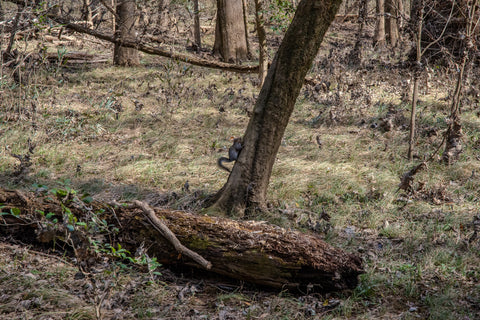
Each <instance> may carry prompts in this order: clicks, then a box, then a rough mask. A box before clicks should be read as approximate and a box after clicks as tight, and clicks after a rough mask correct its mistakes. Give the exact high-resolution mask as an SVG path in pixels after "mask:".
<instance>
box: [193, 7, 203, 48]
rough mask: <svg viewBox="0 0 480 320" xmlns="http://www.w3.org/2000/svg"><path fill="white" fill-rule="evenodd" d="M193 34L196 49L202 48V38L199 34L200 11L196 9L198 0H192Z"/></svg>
mask: <svg viewBox="0 0 480 320" xmlns="http://www.w3.org/2000/svg"><path fill="white" fill-rule="evenodd" d="M193 34H194V38H195V46H196V47H197V48H196V49H197V51H200V49H201V48H202V38H201V36H200V11H199V9H198V0H193Z"/></svg>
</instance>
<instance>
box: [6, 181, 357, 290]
mask: <svg viewBox="0 0 480 320" xmlns="http://www.w3.org/2000/svg"><path fill="white" fill-rule="evenodd" d="M62 201H63V202H62ZM0 203H2V207H1V208H0V236H8V237H9V238H13V239H15V240H19V241H22V242H24V243H29V244H42V245H43V247H45V245H47V244H52V245H53V244H54V243H55V242H56V243H57V247H58V244H59V243H61V242H62V243H63V242H64V241H65V240H64V239H71V242H70V243H69V245H70V246H73V247H74V248H76V249H72V250H75V254H76V255H77V251H76V250H79V248H82V251H83V252H88V250H89V249H88V245H89V242H88V238H87V236H88V234H85V233H84V232H86V231H84V230H85V228H84V227H81V226H78V227H76V226H70V229H68V228H67V227H66V225H67V224H69V223H71V222H70V221H71V220H70V219H71V218H72V217H73V216H74V217H75V219H77V220H74V221H78V222H87V223H89V224H90V223H91V222H92V212H96V217H97V218H98V219H103V220H105V221H106V222H107V223H108V225H111V226H112V227H113V226H114V227H116V228H118V229H119V231H118V232H117V233H116V234H112V233H109V236H108V238H109V239H110V240H109V241H110V244H111V245H112V246H116V245H117V244H120V245H121V246H122V248H125V249H127V250H129V251H130V252H135V250H137V249H138V248H139V247H140V246H141V245H143V246H144V247H145V248H149V251H148V254H149V255H150V256H155V257H157V260H158V262H160V263H162V264H164V265H169V266H180V265H184V266H191V267H194V268H199V265H198V263H197V262H195V261H194V260H192V259H190V258H188V257H186V256H185V255H179V252H178V251H177V250H176V249H175V248H174V245H175V244H173V245H172V242H171V241H167V240H166V238H165V236H161V235H159V233H158V232H157V230H156V229H155V228H154V226H152V225H151V224H150V223H148V220H147V219H146V217H144V218H142V214H143V213H142V211H139V210H138V209H137V208H131V207H124V206H119V207H118V208H117V207H116V208H112V207H110V206H107V205H105V204H102V203H97V202H92V203H90V204H89V205H88V207H87V206H82V205H78V204H79V202H78V201H72V199H71V198H69V199H63V200H61V199H59V198H57V197H55V196H53V195H51V194H45V195H44V196H39V195H33V194H30V193H26V192H21V191H17V190H15V191H12V190H5V189H2V188H0ZM66 208H68V210H69V212H71V214H70V213H69V215H70V218H69V217H67V215H66V214H65V211H66V210H65V209H66ZM12 211H17V212H19V214H17V216H14V215H11V214H10V213H11V212H12ZM40 212H43V215H42V214H40ZM47 213H48V215H50V216H51V217H50V218H49V219H47V218H46V215H47ZM153 214H154V215H155V217H154V219H157V218H158V219H160V220H161V222H162V223H163V225H164V226H166V227H168V230H167V231H166V233H167V234H168V233H170V234H171V232H173V234H174V237H176V239H177V244H176V245H175V247H177V248H178V247H179V246H180V247H186V248H188V249H189V250H192V251H194V252H195V253H197V254H199V255H200V256H201V257H203V258H205V259H206V260H208V261H209V262H211V265H208V267H210V266H211V269H210V271H211V272H213V273H215V274H218V275H222V276H226V277H228V278H231V279H232V278H233V279H239V280H243V281H248V282H250V283H255V284H259V285H264V286H269V287H273V288H278V289H303V290H306V289H309V290H315V291H323V292H326V291H335V290H341V289H346V288H354V287H355V286H356V285H357V283H358V275H359V274H360V273H362V272H363V270H362V262H361V259H360V258H359V257H358V256H355V255H353V254H349V253H346V252H344V251H342V250H340V249H336V248H334V247H332V246H331V245H329V244H327V243H326V242H324V241H323V240H321V239H320V238H318V237H316V236H312V235H307V234H302V233H300V232H296V231H290V230H285V229H282V228H279V227H275V226H270V225H267V224H265V223H259V222H254V221H245V222H237V221H232V220H228V219H223V218H215V217H210V216H205V215H194V214H191V213H187V212H181V211H170V210H161V209H155V210H154V212H153ZM72 215H73V216H72ZM54 219H57V222H53V220H54ZM65 220H67V221H65ZM162 233H164V232H162ZM96 236H100V235H96ZM62 239H63V240H62ZM178 240H179V241H180V244H179V243H178ZM182 250H183V251H185V248H184V249H182ZM76 258H77V260H80V261H78V262H79V265H87V266H88V263H84V261H85V260H81V259H86V260H89V258H90V257H89V255H88V254H84V256H83V257H82V256H78V255H77V257H76Z"/></svg>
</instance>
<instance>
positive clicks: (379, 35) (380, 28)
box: [373, 0, 385, 48]
mask: <svg viewBox="0 0 480 320" xmlns="http://www.w3.org/2000/svg"><path fill="white" fill-rule="evenodd" d="M376 15H377V19H376V20H377V24H376V26H375V34H374V36H373V44H374V46H375V47H377V48H383V47H385V2H384V0H377V5H376Z"/></svg>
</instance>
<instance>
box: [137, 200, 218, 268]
mask: <svg viewBox="0 0 480 320" xmlns="http://www.w3.org/2000/svg"><path fill="white" fill-rule="evenodd" d="M133 204H135V205H136V206H137V207H138V208H140V209H142V210H143V213H144V214H145V216H146V217H147V219H148V221H149V222H150V223H151V224H152V226H153V227H154V228H155V230H157V231H158V232H159V233H160V234H161V235H162V236H163V237H164V238H165V239H167V240H168V242H170V243H171V244H172V245H173V247H174V248H175V250H177V251H178V252H179V253H181V254H183V255H184V256H187V257H189V258H190V259H192V260H193V261H195V262H196V263H198V264H199V265H200V266H202V267H203V268H205V269H207V270H210V269H211V268H212V264H211V263H210V262H209V261H207V260H205V259H204V258H203V257H202V256H201V255H199V254H198V253H196V252H194V251H192V250H190V249H188V248H187V247H185V246H184V245H183V244H181V243H180V241H179V240H178V239H177V237H176V236H175V234H174V233H173V232H172V231H170V229H168V227H167V226H166V225H165V224H164V223H163V222H162V221H160V219H158V218H157V216H156V215H155V211H153V209H152V208H151V207H150V206H149V205H148V204H146V203H145V202H142V201H138V200H134V201H133Z"/></svg>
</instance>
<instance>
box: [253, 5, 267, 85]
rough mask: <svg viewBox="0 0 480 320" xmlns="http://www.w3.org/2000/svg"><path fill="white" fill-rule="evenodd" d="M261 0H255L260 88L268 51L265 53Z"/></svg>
mask: <svg viewBox="0 0 480 320" xmlns="http://www.w3.org/2000/svg"><path fill="white" fill-rule="evenodd" d="M262 2H263V1H262V0H255V26H256V28H257V35H258V47H259V48H258V51H259V57H258V59H259V72H258V76H259V79H260V84H259V85H260V87H261V86H262V85H263V82H264V81H265V78H266V77H267V72H268V51H267V35H266V32H265V27H264V24H265V21H264V17H263V12H262Z"/></svg>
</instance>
